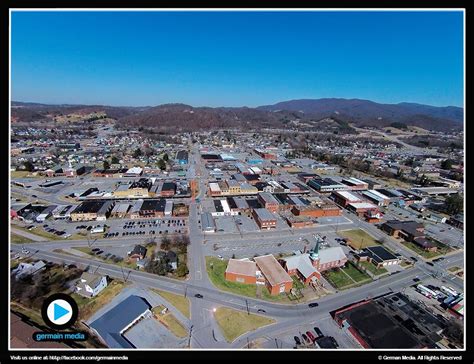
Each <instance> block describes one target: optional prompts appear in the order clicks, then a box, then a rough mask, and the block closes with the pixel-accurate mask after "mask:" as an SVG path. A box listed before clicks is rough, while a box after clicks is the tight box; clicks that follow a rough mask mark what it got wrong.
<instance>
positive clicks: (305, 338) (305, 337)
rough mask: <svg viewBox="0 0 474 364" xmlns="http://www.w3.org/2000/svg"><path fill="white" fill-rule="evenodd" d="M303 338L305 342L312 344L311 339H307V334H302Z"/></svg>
mask: <svg viewBox="0 0 474 364" xmlns="http://www.w3.org/2000/svg"><path fill="white" fill-rule="evenodd" d="M301 336H303V339H304V341H306V342H307V343H308V344H309V343H310V342H311V340H310V339H309V337H307V336H306V335H305V334H302V335H301Z"/></svg>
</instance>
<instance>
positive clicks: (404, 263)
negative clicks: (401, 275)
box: [400, 260, 413, 268]
mask: <svg viewBox="0 0 474 364" xmlns="http://www.w3.org/2000/svg"><path fill="white" fill-rule="evenodd" d="M400 265H401V266H402V267H403V268H405V267H409V266H411V265H413V263H412V262H410V261H409V260H402V262H401V263H400Z"/></svg>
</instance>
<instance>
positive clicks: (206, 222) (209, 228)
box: [201, 212, 216, 233]
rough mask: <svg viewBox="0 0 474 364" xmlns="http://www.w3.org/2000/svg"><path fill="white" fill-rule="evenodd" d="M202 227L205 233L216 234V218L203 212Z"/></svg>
mask: <svg viewBox="0 0 474 364" xmlns="http://www.w3.org/2000/svg"><path fill="white" fill-rule="evenodd" d="M201 226H202V231H203V232H204V233H215V232H216V223H215V222H214V218H213V217H212V215H211V214H210V213H209V212H203V213H202V214H201Z"/></svg>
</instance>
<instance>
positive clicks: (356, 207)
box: [346, 202, 379, 217]
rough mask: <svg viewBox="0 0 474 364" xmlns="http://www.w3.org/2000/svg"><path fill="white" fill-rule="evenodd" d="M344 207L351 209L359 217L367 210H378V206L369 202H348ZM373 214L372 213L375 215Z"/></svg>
mask: <svg viewBox="0 0 474 364" xmlns="http://www.w3.org/2000/svg"><path fill="white" fill-rule="evenodd" d="M346 207H347V210H349V211H352V212H353V213H355V214H356V215H358V216H359V217H361V216H364V215H365V213H366V212H367V211H371V212H375V214H376V213H377V212H378V211H379V207H378V206H376V205H374V204H373V203H370V202H354V203H349V204H348V205H347V206H346ZM375 214H373V215H374V216H375Z"/></svg>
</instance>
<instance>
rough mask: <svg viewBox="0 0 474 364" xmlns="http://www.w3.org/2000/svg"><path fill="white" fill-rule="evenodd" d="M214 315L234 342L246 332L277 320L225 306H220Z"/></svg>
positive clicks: (229, 338) (223, 331)
mask: <svg viewBox="0 0 474 364" xmlns="http://www.w3.org/2000/svg"><path fill="white" fill-rule="evenodd" d="M214 317H215V319H216V321H217V324H218V325H219V327H220V329H221V331H222V334H223V335H224V337H225V339H226V340H227V341H228V342H233V341H234V340H235V339H236V338H238V337H239V336H240V335H242V334H245V333H246V332H249V331H253V330H255V329H257V328H259V327H262V326H266V325H270V324H272V323H274V322H275V320H272V319H269V318H266V317H263V316H260V315H254V314H250V315H248V314H247V313H246V312H243V311H237V310H233V309H231V308H225V307H219V308H218V309H217V310H216V312H215V313H214Z"/></svg>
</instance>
